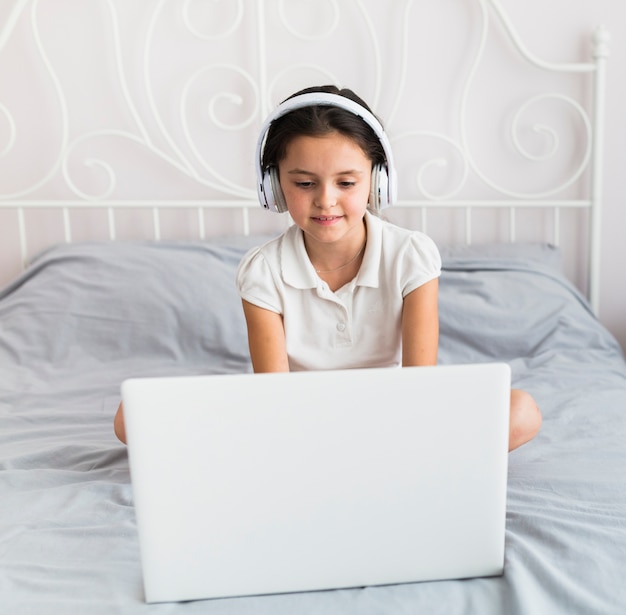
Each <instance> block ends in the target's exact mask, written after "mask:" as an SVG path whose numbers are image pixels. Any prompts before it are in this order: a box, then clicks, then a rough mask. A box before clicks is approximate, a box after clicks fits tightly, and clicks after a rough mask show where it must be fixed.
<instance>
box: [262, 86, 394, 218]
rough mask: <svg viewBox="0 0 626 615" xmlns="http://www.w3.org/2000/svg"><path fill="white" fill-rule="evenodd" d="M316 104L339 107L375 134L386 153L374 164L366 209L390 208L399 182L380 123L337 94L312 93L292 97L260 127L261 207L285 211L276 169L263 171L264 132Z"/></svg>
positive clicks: (351, 101) (352, 102)
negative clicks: (288, 116)
mask: <svg viewBox="0 0 626 615" xmlns="http://www.w3.org/2000/svg"><path fill="white" fill-rule="evenodd" d="M317 105H326V106H330V107H338V108H339V109H345V110H346V111H350V112H351V113H354V115H356V116H358V117H360V118H361V119H362V120H363V121H364V122H365V123H366V124H368V125H369V126H370V127H371V128H372V130H373V131H374V132H375V133H376V136H377V137H378V140H379V141H380V144H381V145H382V147H383V150H384V152H385V159H386V162H385V164H378V165H374V168H373V169H372V182H371V187H370V200H369V208H370V209H372V210H374V211H378V210H379V209H383V208H385V207H389V206H390V205H393V203H394V202H395V200H396V194H397V186H398V181H397V177H396V170H395V167H394V165H393V154H392V152H391V145H390V144H389V139H388V138H387V135H386V134H385V131H384V129H383V127H382V125H381V123H380V122H379V121H378V120H377V119H376V117H375V116H374V115H373V114H372V113H370V112H369V111H368V110H367V109H365V108H364V107H362V106H361V105H360V104H358V103H357V102H355V101H353V100H351V99H350V98H346V97H345V96H340V95H339V94H328V93H325V92H311V93H307V94H300V95H299V96H294V97H293V98H289V99H287V100H286V101H285V102H284V103H282V104H280V105H279V106H278V107H277V108H276V109H275V110H274V112H273V113H271V114H270V116H269V117H268V118H267V119H266V120H265V123H264V124H263V127H262V128H261V134H260V136H259V140H258V142H257V146H256V170H257V192H258V195H259V201H260V202H261V207H263V208H264V209H267V210H268V211H274V212H277V213H282V212H284V211H287V203H286V202H285V197H284V195H283V191H282V190H281V188H280V182H279V180H278V169H277V168H276V167H275V166H270V167H268V168H267V169H264V168H263V146H264V144H265V137H266V136H267V131H268V130H269V128H270V126H271V124H272V122H274V121H275V120H277V119H278V118H279V117H282V116H283V115H286V114H287V113H290V112H291V111H294V110H295V109H301V108H302V107H314V106H317Z"/></svg>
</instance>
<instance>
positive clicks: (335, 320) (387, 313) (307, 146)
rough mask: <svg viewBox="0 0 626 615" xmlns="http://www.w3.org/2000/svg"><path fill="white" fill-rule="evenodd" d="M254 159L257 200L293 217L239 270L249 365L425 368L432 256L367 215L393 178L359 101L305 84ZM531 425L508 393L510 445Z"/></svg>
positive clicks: (420, 242) (530, 405)
mask: <svg viewBox="0 0 626 615" xmlns="http://www.w3.org/2000/svg"><path fill="white" fill-rule="evenodd" d="M258 157H259V160H258V165H259V168H258V172H259V183H258V186H259V196H260V198H261V202H262V204H263V205H264V206H265V207H267V208H269V209H274V210H276V211H279V212H281V211H288V212H289V214H290V215H291V218H292V219H293V221H294V223H295V224H294V225H293V226H291V227H290V228H289V229H288V230H287V231H286V232H285V233H283V234H282V235H281V236H280V237H278V238H276V239H273V240H272V241H270V242H269V243H267V244H265V245H263V246H261V247H259V248H255V249H254V250H252V251H250V252H249V253H248V254H247V255H246V256H245V257H244V259H243V260H242V262H241V264H240V266H239V270H238V273H237V283H238V286H239V291H240V294H241V297H242V301H243V310H244V313H245V317H246V322H247V327H248V340H249V346H250V356H251V359H252V366H253V369H254V371H255V372H277V371H289V370H323V369H340V368H359V367H382V366H388V367H393V366H414V365H434V364H435V363H436V362H437V347H438V336H439V322H438V312H437V291H438V277H439V274H440V269H441V260H440V257H439V253H438V251H437V248H436V247H435V245H434V243H433V242H432V241H431V240H430V239H429V238H428V237H427V236H426V235H424V234H423V233H420V232H417V231H409V230H406V229H402V228H400V227H397V226H395V225H393V224H391V223H388V222H385V221H383V220H382V219H381V218H379V217H378V216H377V215H376V214H377V212H378V210H379V209H380V208H381V207H382V206H385V205H387V204H390V203H391V202H393V199H394V196H395V176H394V169H393V160H392V154H391V150H390V147H389V143H388V140H387V138H386V136H385V134H384V131H383V128H382V126H381V125H380V123H379V122H378V120H377V119H376V118H375V117H374V116H373V115H372V113H371V111H370V110H369V108H368V107H367V105H366V104H365V103H364V102H363V101H362V100H361V99H360V98H359V97H358V96H356V95H355V94H354V93H353V92H352V91H350V90H346V89H344V90H339V89H337V88H335V87H334V86H324V87H319V88H310V89H307V90H302V91H301V92H298V93H296V94H294V95H293V96H292V97H290V98H289V99H287V100H286V101H285V102H284V103H283V104H282V105H281V106H280V107H279V108H278V110H277V111H275V112H274V113H273V114H272V115H271V116H270V118H269V120H268V121H267V122H266V125H265V127H264V129H263V131H262V133H261V137H260V139H259V147H258ZM540 425H541V415H540V413H539V410H538V408H537V406H536V404H535V402H534V400H533V399H532V397H531V396H530V395H528V394H527V393H525V392H523V391H520V390H513V391H512V392H511V415H510V436H509V450H512V449H514V448H516V447H518V446H520V445H521V444H524V443H525V442H527V441H528V440H530V439H532V438H533V437H534V436H535V434H536V433H537V432H538V430H539V427H540Z"/></svg>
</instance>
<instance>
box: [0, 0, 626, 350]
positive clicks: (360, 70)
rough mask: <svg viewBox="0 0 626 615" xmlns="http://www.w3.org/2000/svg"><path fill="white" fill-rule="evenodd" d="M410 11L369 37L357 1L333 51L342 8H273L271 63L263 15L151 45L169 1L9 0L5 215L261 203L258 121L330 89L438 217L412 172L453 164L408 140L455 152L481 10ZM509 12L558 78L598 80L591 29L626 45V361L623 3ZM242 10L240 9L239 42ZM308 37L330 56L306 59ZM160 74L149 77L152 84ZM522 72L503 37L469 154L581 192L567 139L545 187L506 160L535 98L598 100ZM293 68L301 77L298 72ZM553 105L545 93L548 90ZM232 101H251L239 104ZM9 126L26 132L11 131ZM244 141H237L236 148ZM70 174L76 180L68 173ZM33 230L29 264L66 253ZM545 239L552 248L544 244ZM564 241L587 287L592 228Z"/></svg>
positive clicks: (139, 221)
mask: <svg viewBox="0 0 626 615" xmlns="http://www.w3.org/2000/svg"><path fill="white" fill-rule="evenodd" d="M409 4H410V6H411V10H410V12H409V17H408V22H406V20H405V12H404V5H405V3H404V2H401V1H400V0H390V1H389V2H380V1H379V0H363V2H362V3H361V5H362V6H363V7H364V8H365V11H366V16H367V17H365V16H364V15H363V13H362V12H361V11H360V8H359V6H360V5H359V4H358V3H357V2H353V1H349V0H341V1H340V2H338V3H337V6H339V7H340V10H341V13H340V16H339V21H338V22H337V27H336V29H334V30H332V32H331V34H329V36H327V37H325V36H322V37H319V36H317V35H318V34H319V33H320V32H324V31H325V30H328V29H332V28H331V26H332V25H333V24H334V19H335V17H336V15H335V13H334V10H333V6H334V5H333V3H332V2H330V1H329V0H327V1H325V0H289V1H287V2H283V3H280V2H279V1H278V0H266V1H265V3H264V5H265V6H266V9H267V15H266V20H265V23H266V32H265V36H266V38H267V42H268V45H267V47H266V48H263V47H262V46H260V45H259V36H260V31H259V29H258V27H257V26H258V23H257V22H256V21H255V17H258V12H257V9H258V3H257V2H255V1H254V0H243V1H242V2H241V3H238V2H235V1H234V0H231V1H229V2H226V1H222V2H217V3H213V2H211V3H206V2H200V1H199V0H197V1H196V2H186V3H185V2H183V0H171V1H168V2H165V3H164V4H163V10H162V12H161V13H160V17H159V19H158V20H157V21H155V22H154V30H151V25H152V22H151V21H150V16H151V14H152V13H153V11H154V9H155V7H156V6H157V3H156V2H155V1H154V0H132V2H128V1H122V0H90V1H89V2H85V0H46V1H45V2H44V1H41V2H38V3H37V2H34V1H33V0H3V2H2V3H1V4H0V84H2V87H1V88H0V105H2V107H0V112H2V111H3V110H4V111H3V113H4V114H3V113H0V152H2V150H3V148H4V147H5V144H8V143H9V142H10V141H11V139H14V142H13V145H12V146H11V147H8V148H6V149H7V151H6V152H5V153H4V155H3V156H2V155H0V199H1V198H2V195H4V198H5V199H6V198H7V196H6V195H13V197H11V196H9V198H10V199H12V200H19V199H41V200H50V199H52V200H59V199H70V200H71V199H74V200H75V199H76V198H77V195H79V196H80V195H82V194H85V195H86V196H88V197H96V198H95V199H94V204H97V203H98V198H97V197H98V196H99V195H102V194H104V193H107V197H106V198H107V199H109V200H110V199H114V200H115V199H118V200H136V199H142V200H148V201H149V200H155V199H157V200H171V201H177V200H185V199H189V200H191V199H206V198H254V192H253V168H252V165H251V149H252V147H253V144H254V141H255V139H256V133H257V131H258V127H259V125H260V122H261V120H262V117H263V116H264V115H265V113H266V112H267V110H268V108H269V106H270V105H271V104H273V103H275V102H277V101H279V100H280V99H282V98H283V97H285V96H286V95H288V94H289V93H291V92H292V91H294V90H295V89H297V88H299V87H303V86H305V85H309V84H311V83H319V82H321V81H337V82H339V83H340V84H342V85H348V86H351V87H354V88H355V89H356V90H357V91H358V92H359V93H360V94H362V95H363V96H364V98H365V99H366V100H368V101H369V102H370V103H371V104H372V105H373V106H374V108H375V110H376V111H377V112H378V113H379V115H381V116H382V118H383V119H384V120H385V121H386V124H387V127H388V129H389V132H390V134H391V136H392V138H396V141H395V143H394V147H396V148H397V158H398V166H399V171H400V174H401V197H403V198H423V196H424V195H423V194H420V191H419V189H418V188H417V187H416V183H415V175H416V172H415V170H416V169H417V168H419V167H420V165H422V164H424V163H425V162H426V161H428V160H429V159H431V158H432V157H433V156H434V155H437V156H439V155H441V156H445V157H447V158H449V159H450V160H451V161H453V160H454V158H455V155H454V148H450V147H449V146H447V145H446V144H445V142H443V141H442V140H441V139H431V138H424V136H423V135H422V136H421V137H419V138H416V137H411V138H404V137H403V138H398V137H399V136H400V135H406V133H407V132H409V131H411V130H414V129H417V130H421V131H424V130H429V131H436V132H439V133H440V134H445V135H450V136H451V137H453V138H454V139H457V138H458V134H459V128H460V126H459V124H460V120H459V115H458V99H459V96H460V94H461V92H462V88H463V85H464V79H465V77H466V76H467V72H468V70H469V68H470V66H471V63H472V61H473V57H474V54H475V50H476V47H477V43H478V40H479V35H480V31H481V30H480V28H481V23H480V11H479V4H478V1H477V0H415V1H414V2H413V3H409ZM501 5H502V6H503V7H504V8H505V9H506V11H507V12H508V14H509V15H510V17H511V19H512V21H513V23H514V24H515V26H516V29H517V30H518V32H519V34H520V36H521V38H522V39H523V40H524V41H525V43H526V45H527V46H528V48H529V49H530V50H531V51H532V52H533V53H534V54H536V55H537V56H539V57H540V58H542V59H546V60H551V61H555V62H571V61H581V62H582V61H587V60H588V59H589V57H590V41H589V37H590V32H591V30H592V29H593V27H594V26H595V25H597V24H601V23H603V24H606V25H607V27H608V28H609V30H610V31H611V33H612V35H613V40H612V43H611V50H612V54H611V57H610V60H609V67H608V93H607V94H608V95H607V118H606V126H607V131H606V133H607V134H606V146H605V151H606V167H605V176H604V187H605V203H604V223H603V229H602V291H601V308H600V317H601V320H602V321H603V322H604V323H605V324H606V325H607V327H608V328H609V329H610V330H611V331H612V332H613V333H614V334H615V335H616V336H617V337H618V339H619V340H620V342H621V343H622V345H623V346H626V315H625V314H626V309H625V308H626V275H624V273H623V267H622V265H623V263H624V262H626V258H625V256H626V247H625V246H624V241H623V240H622V235H623V233H624V231H625V230H626V209H625V208H624V207H623V206H622V190H621V188H622V181H621V178H622V175H623V174H624V173H623V171H622V168H621V167H622V165H623V164H624V161H625V160H626V156H624V153H625V152H624V148H625V143H626V138H625V137H626V127H625V120H624V115H625V114H624V112H623V110H624V109H626V86H625V85H624V81H623V76H624V74H626V73H625V63H626V47H625V46H626V3H623V2H620V1H618V0H576V1H575V0H524V1H523V2H521V1H519V0H501ZM281 6H282V7H283V8H284V10H285V13H286V20H287V22H288V23H289V24H290V26H291V27H292V28H294V29H295V30H296V31H297V32H296V34H297V33H300V34H304V35H305V36H304V38H298V36H296V35H295V34H294V32H288V31H287V30H286V29H285V28H284V27H282V26H281V21H280V14H279V11H280V7H281ZM239 7H241V8H243V20H242V21H241V22H240V23H239V22H237V11H238V8H239ZM33 9H36V10H33ZM185 10H188V12H187V13H186V14H187V16H188V17H189V22H188V23H187V24H185V22H184V16H185ZM13 18H14V21H12V19H13ZM368 19H369V20H370V21H369V22H368ZM405 22H406V23H408V24H409V27H408V29H407V30H406V32H407V33H408V35H409V36H408V39H407V49H408V52H409V58H410V62H411V69H410V73H409V78H408V79H407V80H406V83H405V84H404V88H402V87H401V86H402V79H403V75H402V57H403V56H402V45H403V38H402V34H403V32H404V30H403V28H404V25H405ZM33 24H34V27H33ZM233 24H238V25H237V27H236V28H235V29H234V31H233V33H232V34H231V35H229V36H227V37H225V38H220V37H219V36H217V37H216V36H215V35H219V34H222V33H228V31H229V29H230V27H231V26H232V25H233ZM369 27H371V28H372V30H373V32H374V38H373V39H372V37H371V36H370V34H371V33H370V32H369V31H368V28H369ZM194 30H196V32H195V33H194V32H193V31H194ZM309 34H315V35H316V36H317V38H316V39H315V40H308V39H307V36H308V35H309ZM150 36H152V39H151V40H152V44H151V45H149V44H148V43H149V39H150ZM38 41H40V43H41V45H42V48H43V50H44V51H45V58H44V57H43V56H42V54H41V53H40V48H39V46H38V44H39V43H38ZM373 41H374V42H373ZM376 45H378V48H376ZM147 49H148V50H149V53H146V50H147ZM146 58H148V59H149V65H148V71H147V72H144V69H145V67H146V62H145V61H146ZM515 59H516V54H515V53H514V52H513V50H512V47H511V46H510V45H507V44H506V43H505V41H503V40H502V35H501V31H500V30H499V28H498V27H497V25H496V24H492V25H491V26H490V34H489V38H488V46H487V56H486V58H485V61H484V62H483V63H482V64H481V70H480V71H479V72H478V73H477V75H476V80H475V86H474V88H473V89H472V95H471V96H470V99H469V106H468V115H469V117H470V121H469V123H468V126H469V128H468V134H469V137H470V139H471V141H472V147H473V148H474V150H475V154H476V157H477V159H478V161H479V163H480V164H484V165H485V167H486V168H488V170H489V173H490V174H491V176H492V177H493V178H495V179H497V181H498V182H503V183H505V184H506V185H509V186H511V187H513V188H514V189H526V188H529V189H531V190H535V191H541V190H542V189H544V188H545V182H548V183H549V182H550V181H552V179H553V176H554V175H555V173H556V174H559V175H563V176H567V175H568V173H570V172H571V169H572V168H573V167H575V166H576V164H577V157H578V156H579V155H580V151H582V149H584V147H585V142H584V138H582V137H581V136H580V131H579V132H578V133H574V135H573V136H572V137H571V138H569V140H568V137H567V135H566V134H565V135H564V136H563V137H562V141H561V144H560V145H561V152H565V154H566V155H565V159H564V160H561V161H560V162H559V161H557V162H556V163H555V164H556V165H557V167H551V170H548V171H547V172H546V173H545V174H543V172H541V171H538V170H537V166H536V165H535V166H533V165H528V164H526V165H525V164H522V163H520V161H519V160H518V159H514V160H513V159H511V160H509V154H508V153H506V152H507V151H508V150H507V149H506V148H508V149H510V143H507V142H506V141H507V139H506V138H505V137H503V135H504V128H505V124H506V123H507V122H508V121H510V116H511V111H510V109H511V108H513V106H514V105H515V104H518V102H515V101H523V100H525V99H527V98H528V97H529V96H530V95H532V94H533V93H535V92H536V91H537V92H545V91H550V90H551V89H552V88H553V87H557V86H558V89H559V91H561V90H563V91H565V92H566V93H570V94H572V95H574V96H577V95H580V94H581V93H582V95H583V97H584V96H585V89H584V88H582V89H581V86H580V85H579V84H578V82H574V81H570V80H566V79H563V80H559V81H558V83H557V82H556V81H554V80H553V79H554V78H553V77H552V76H551V75H549V74H543V73H542V72H541V71H536V70H533V71H531V70H528V69H520V68H519V65H516V64H515V63H514V60H515ZM216 63H222V64H224V63H228V64H230V63H237V64H240V65H241V66H243V68H244V69H245V70H244V71H243V72H239V73H237V72H233V71H232V70H230V69H227V68H224V67H220V66H215V64H216ZM293 64H299V67H298V68H297V69H295V70H289V66H290V65H293ZM312 64H319V65H321V66H322V68H321V69H320V68H319V67H314V66H312ZM51 68H52V70H51ZM120 69H121V71H120ZM146 75H147V77H148V78H147V79H146ZM121 77H123V78H121ZM263 83H265V84H269V85H271V88H270V90H271V91H270V96H269V98H268V99H266V98H263V97H259V96H258V92H256V90H255V88H256V87H257V86H259V84H261V85H262V84H263ZM186 85H188V86H189V89H188V90H185V87H186ZM539 87H542V88H543V89H540V90H537V88H539ZM59 90H60V91H62V92H63V96H62V99H61V98H60V97H59V95H58V94H59ZM185 92H186V93H187V94H188V96H186V97H185ZM224 93H229V94H230V93H233V94H235V95H236V96H238V97H240V98H239V99H236V98H235V99H232V98H229V97H228V96H223V94H224ZM216 96H217V98H214V97H216ZM152 97H154V102H153V100H152ZM212 99H214V100H215V106H214V107H213V112H214V114H215V117H216V118H217V119H218V120H219V121H221V122H223V123H225V124H226V125H227V126H226V127H220V126H216V125H215V122H214V121H212V120H211V119H210V113H209V104H208V101H210V100H212ZM129 103H132V104H129ZM7 114H10V116H11V118H12V123H11V122H9V121H7ZM559 114H560V111H559V110H558V109H557V110H556V111H555V115H556V117H553V118H552V120H551V121H553V122H556V127H557V128H562V127H563V126H565V125H567V123H568V122H573V121H574V120H573V119H572V118H571V117H569V116H567V117H566V115H565V114H563V117H562V118H561V117H560V116H559ZM63 118H66V119H67V121H66V122H63V121H62V120H63ZM559 122H563V125H562V126H561V125H559ZM240 123H241V124H243V126H242V127H241V129H240V130H236V131H233V130H231V129H230V127H232V126H234V125H237V124H240ZM12 126H13V128H12ZM12 131H14V134H12ZM186 131H188V134H187V133H186ZM77 139H78V141H76V140H77ZM528 146H529V147H530V148H531V149H532V148H538V149H537V150H536V152H537V153H539V154H541V153H542V151H544V150H545V147H546V143H545V140H544V141H542V140H541V139H537V138H536V137H533V138H531V140H530V141H528ZM542 148H543V149H542ZM61 149H63V151H64V153H63V155H62V156H61V155H60V154H59V152H60V150H61ZM533 151H535V150H533ZM494 152H495V153H494ZM65 154H67V156H66V155H65ZM88 160H96V161H100V162H96V164H95V165H94V164H91V166H90V165H89V164H87V165H86V164H85V161H88ZM61 161H63V162H64V163H66V166H65V167H62V166H60V163H61ZM102 162H104V163H105V164H106V165H107V167H105V166H102V164H101V163H102ZM57 163H58V164H57ZM509 163H511V164H509ZM461 167H462V165H457V166H455V165H454V164H450V166H449V167H447V168H446V169H445V170H441V169H439V170H438V169H436V168H434V167H429V168H428V171H427V172H426V173H425V187H426V188H428V189H429V190H431V191H433V192H436V193H442V192H445V191H446V190H448V189H449V187H450V185H452V186H454V185H456V182H458V181H459V177H460V175H459V173H460V169H461ZM111 178H113V181H112V180H111ZM33 187H34V188H33ZM587 187H588V186H587V185H586V183H585V180H583V181H581V182H578V183H576V184H575V185H574V186H572V187H571V188H569V189H568V190H566V191H565V193H564V195H561V196H563V197H564V198H580V197H581V195H582V194H583V193H584V192H585V190H586V188H587ZM466 188H467V190H464V191H463V192H462V193H461V194H459V195H458V196H463V195H464V194H465V192H467V193H468V195H469V196H472V197H479V198H491V197H493V194H492V193H491V191H490V190H487V189H485V188H484V186H481V185H480V182H477V181H475V180H473V179H472V178H470V180H469V181H468V184H467V186H466ZM109 191H110V194H108V192H109ZM196 220H197V219H196V216H195V212H184V213H181V212H179V213H176V214H172V213H171V212H170V213H167V212H166V213H164V214H163V221H164V228H165V227H166V226H169V227H170V229H169V230H166V231H164V236H165V237H185V236H190V235H193V234H194V233H195V232H196V228H195V227H196V224H197V222H196ZM213 220H214V218H212V217H211V216H209V217H208V220H207V222H206V231H207V234H211V233H213V232H218V231H226V232H229V230H230V231H232V230H234V229H235V227H236V224H237V216H235V215H233V216H231V217H229V216H225V217H224V216H223V217H222V219H221V226H220V229H217V228H216V226H215V224H214V222H213ZM26 221H27V224H28V226H29V252H30V253H33V252H36V251H37V250H38V249H40V248H43V247H44V246H46V245H48V244H50V243H54V242H55V241H62V240H63V225H62V218H61V216H60V215H59V213H58V211H43V210H36V211H32V212H27V214H26ZM252 221H253V224H254V225H255V230H268V229H269V228H271V227H276V226H278V225H281V224H283V222H279V221H277V220H276V219H272V218H270V217H268V216H267V215H266V214H264V213H263V212H260V211H259V212H258V215H254V216H253V218H252ZM72 223H73V228H72V235H73V239H75V240H81V239H94V238H95V239H104V238H106V237H107V233H108V231H107V217H106V210H104V209H102V208H100V209H96V210H94V211H92V212H88V213H87V214H84V213H74V214H72ZM150 224H151V214H150V212H149V211H137V210H133V211H129V212H124V213H120V214H119V215H118V217H117V224H116V231H117V236H118V238H122V239H125V238H134V237H141V236H147V235H149V234H150V233H151V226H150ZM473 226H474V228H475V230H476V234H477V238H478V239H479V240H480V239H485V240H486V239H489V233H488V231H489V232H490V231H492V230H493V231H494V232H495V233H496V234H497V233H499V232H500V228H501V227H503V228H505V229H506V222H505V221H504V220H503V219H502V218H501V216H498V215H496V216H495V217H493V218H491V219H487V218H482V217H478V218H477V220H476V221H475V223H474V225H473ZM537 227H539V228H540V232H539V234H538V236H536V235H532V233H534V232H535V230H536V228H537ZM32 228H36V232H33V231H32ZM16 229H17V225H16V218H15V212H13V211H9V212H7V211H2V210H0V263H1V265H2V267H1V270H0V282H5V281H7V280H8V278H9V277H10V276H12V275H13V274H14V272H15V270H16V269H17V267H18V266H19V262H18V261H19V254H18V251H17V232H16ZM429 229H431V230H432V231H433V233H435V234H437V235H440V236H441V237H442V240H446V241H447V240H451V241H454V240H457V239H462V235H463V233H462V230H460V227H459V226H458V224H457V223H456V222H455V221H453V220H451V219H450V218H449V217H448V216H447V215H441V216H440V217H439V218H437V217H436V216H435V217H434V220H433V221H432V222H431V224H430V226H429ZM550 233H551V218H550V217H549V216H546V215H545V214H540V213H536V214H533V215H529V216H528V217H526V218H522V219H521V220H520V223H519V230H518V235H519V236H520V237H521V238H526V236H527V235H528V238H529V239H531V235H532V239H537V238H538V239H539V240H549V239H550ZM562 241H563V244H564V246H563V248H564V252H565V254H566V257H567V259H568V263H570V262H571V263H573V264H570V265H568V267H569V269H568V273H570V274H571V277H572V278H573V279H574V280H575V281H576V282H577V283H579V284H581V285H583V286H584V271H583V272H581V271H577V270H575V267H574V266H575V265H576V264H577V262H578V261H579V260H580V259H578V258H577V256H576V252H577V250H579V249H580V250H582V249H584V247H585V245H584V244H585V238H584V232H583V231H582V230H581V227H580V223H579V222H577V221H574V220H570V219H569V218H568V217H567V216H564V229H563V231H562Z"/></svg>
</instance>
